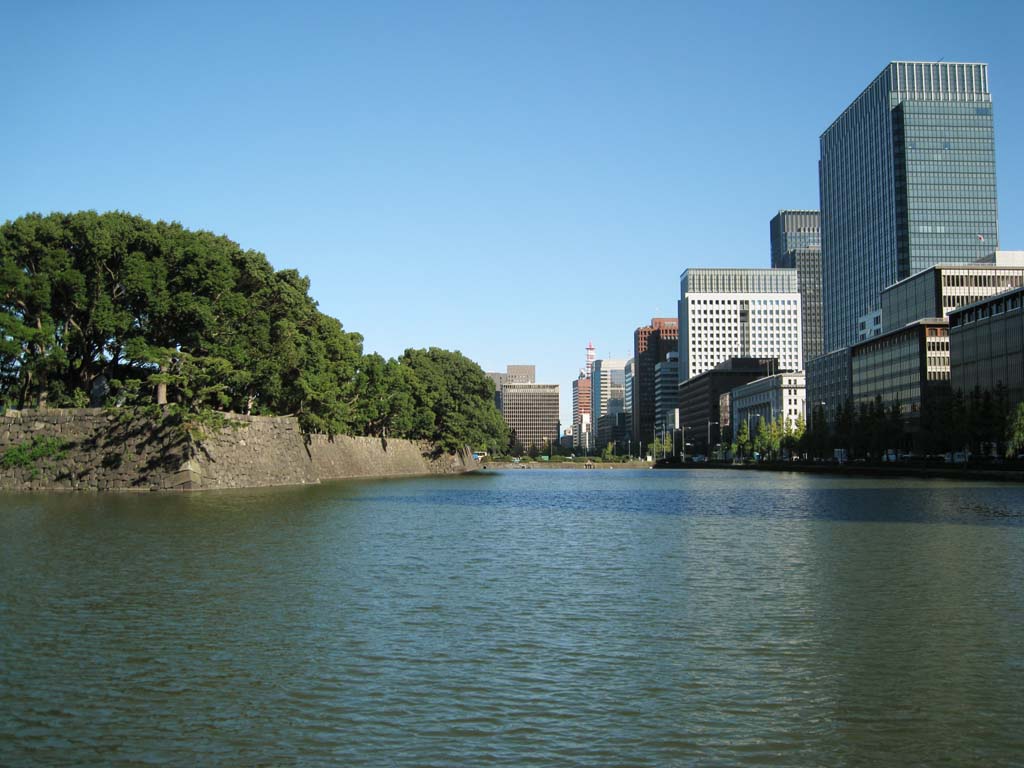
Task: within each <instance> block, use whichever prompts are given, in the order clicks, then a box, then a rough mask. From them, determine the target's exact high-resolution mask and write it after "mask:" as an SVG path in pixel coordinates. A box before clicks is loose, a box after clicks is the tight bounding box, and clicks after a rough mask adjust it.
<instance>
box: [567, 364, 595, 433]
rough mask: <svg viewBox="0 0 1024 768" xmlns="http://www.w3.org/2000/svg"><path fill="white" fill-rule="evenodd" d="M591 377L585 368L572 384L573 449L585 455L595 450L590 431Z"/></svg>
mask: <svg viewBox="0 0 1024 768" xmlns="http://www.w3.org/2000/svg"><path fill="white" fill-rule="evenodd" d="M590 395H591V392H590V377H589V376H588V375H587V371H586V369H585V368H583V369H580V375H579V376H578V377H577V378H575V379H573V382H572V437H573V447H574V448H575V449H576V450H578V451H581V452H583V453H589V452H590V451H591V450H593V448H594V445H593V436H592V434H591V429H590V423H591V422H590Z"/></svg>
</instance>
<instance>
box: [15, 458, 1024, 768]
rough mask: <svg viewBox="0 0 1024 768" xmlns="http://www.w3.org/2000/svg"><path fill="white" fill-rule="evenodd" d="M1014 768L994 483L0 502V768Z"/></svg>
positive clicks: (575, 478)
mask: <svg viewBox="0 0 1024 768" xmlns="http://www.w3.org/2000/svg"><path fill="white" fill-rule="evenodd" d="M1022 762H1024V489H1022V488H1020V487H1016V486H1006V485H1002V486H994V485H991V486H990V485H979V484H958V483H954V482H942V481H927V482H924V481H920V482H919V481H912V480H901V481H893V480H860V479H857V480H853V479H836V478H821V477H805V476H800V475H781V474H762V473H757V474H754V473H734V472H721V471H711V470H704V471H689V472H687V471H666V472H654V471H650V470H647V471H593V472H569V471H544V470H531V471H523V470H518V471H511V472H504V473H486V474H479V475H476V476H467V477H455V478H431V479H423V480H404V481H390V482H358V483H344V484H336V485H328V486H321V487H316V488H298V489H284V490H273V491H266V490H260V491H253V492H229V493H228V492H225V493H209V494H192V495H171V496H165V495H154V494H148V495H139V496H96V495H91V496H90V495H39V496H10V495H8V496H2V497H0V764H2V765H4V766H20V765H138V764H172V765H199V764H201V765H344V766H361V765H366V766H453V765H454V766H483V765H509V766H512V765H515V766H672V765H729V766H731V765H786V766H813V765H825V766H844V765H849V766H855V765H942V764H946V765H958V766H961V765H977V766H996V765H1011V764H1018V765H1020V764H1021V763H1022Z"/></svg>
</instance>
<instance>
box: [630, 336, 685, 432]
mask: <svg viewBox="0 0 1024 768" xmlns="http://www.w3.org/2000/svg"><path fill="white" fill-rule="evenodd" d="M678 350H679V318H677V317H654V318H651V324H650V325H643V326H640V327H639V328H637V329H636V330H635V331H633V402H632V408H631V413H632V417H633V425H632V432H633V439H635V440H642V441H643V442H645V443H648V442H650V441H651V437H652V436H653V434H654V424H655V422H656V421H657V415H656V413H655V409H656V404H655V399H656V396H655V391H656V387H657V384H656V381H655V367H656V366H657V365H658V364H659V363H662V362H664V361H665V357H666V356H667V355H668V354H669V353H672V354H674V355H675V361H676V362H675V370H676V375H677V376H678V369H679V354H678ZM678 383H679V382H678V381H675V382H673V385H672V386H673V389H675V387H676V386H678ZM673 407H675V406H673Z"/></svg>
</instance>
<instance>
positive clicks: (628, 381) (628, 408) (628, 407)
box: [622, 358, 634, 421]
mask: <svg viewBox="0 0 1024 768" xmlns="http://www.w3.org/2000/svg"><path fill="white" fill-rule="evenodd" d="M633 377H634V374H633V358H629V360H627V361H626V368H625V370H624V372H623V378H624V380H625V386H624V393H625V397H624V398H623V406H622V410H623V411H624V412H625V413H627V414H629V417H628V418H627V420H628V421H631V420H632V416H633V383H634V381H633Z"/></svg>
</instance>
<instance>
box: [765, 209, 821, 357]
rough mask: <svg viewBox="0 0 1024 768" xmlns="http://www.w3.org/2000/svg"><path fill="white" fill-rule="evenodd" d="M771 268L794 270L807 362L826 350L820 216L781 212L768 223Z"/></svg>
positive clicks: (813, 213) (817, 214)
mask: <svg viewBox="0 0 1024 768" xmlns="http://www.w3.org/2000/svg"><path fill="white" fill-rule="evenodd" d="M769 230H770V234H771V246H772V269H795V270H796V273H797V278H798V279H797V283H798V287H799V289H800V310H801V315H802V316H801V322H802V325H803V358H804V362H806V361H808V360H812V359H813V358H815V357H817V356H818V355H820V354H821V353H822V352H823V351H824V349H823V348H824V338H823V336H822V330H821V216H820V214H819V213H818V212H817V211H779V212H778V213H777V214H776V215H775V217H774V218H773V219H772V220H771V222H770V224H769Z"/></svg>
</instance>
